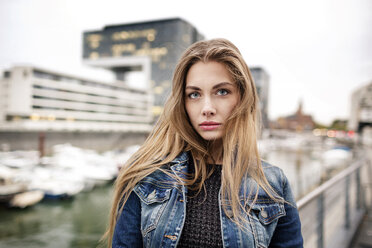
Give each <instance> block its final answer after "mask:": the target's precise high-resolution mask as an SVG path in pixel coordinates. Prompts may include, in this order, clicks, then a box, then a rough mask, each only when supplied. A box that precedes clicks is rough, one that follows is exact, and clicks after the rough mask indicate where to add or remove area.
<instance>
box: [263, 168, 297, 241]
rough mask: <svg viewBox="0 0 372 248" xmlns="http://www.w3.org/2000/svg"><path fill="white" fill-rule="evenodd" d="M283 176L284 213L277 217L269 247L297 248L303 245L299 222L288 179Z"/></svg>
mask: <svg viewBox="0 0 372 248" xmlns="http://www.w3.org/2000/svg"><path fill="white" fill-rule="evenodd" d="M282 176H283V197H284V199H285V200H286V201H287V202H288V203H289V204H288V203H284V207H285V212H286V215H285V216H283V217H281V218H279V220H278V224H277V226H276V229H275V231H274V234H273V237H272V239H271V242H270V245H269V247H285V248H298V247H303V239H302V234H301V222H300V217H299V214H298V210H297V207H296V203H295V200H294V197H293V194H292V190H291V187H290V185H289V183H288V179H287V178H286V176H285V175H284V174H283V173H282Z"/></svg>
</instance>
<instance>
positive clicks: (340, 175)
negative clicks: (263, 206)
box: [297, 158, 367, 209]
mask: <svg viewBox="0 0 372 248" xmlns="http://www.w3.org/2000/svg"><path fill="white" fill-rule="evenodd" d="M366 160H367V159H366V158H363V159H360V160H358V161H356V162H355V163H353V164H352V165H351V166H350V167H348V168H346V169H345V170H343V171H341V172H340V173H338V174H337V175H335V176H334V177H332V178H331V179H329V180H328V181H326V182H325V183H323V184H322V185H320V186H319V187H317V188H316V189H314V190H313V191H311V192H310V193H309V194H307V195H305V196H304V197H302V198H301V199H300V200H298V201H297V208H298V209H301V208H303V207H304V206H306V205H307V204H308V203H310V202H311V201H312V200H314V199H315V198H317V197H319V195H321V194H322V193H323V192H324V191H326V190H327V189H328V188H330V187H331V186H332V185H334V184H335V183H337V182H338V181H340V180H342V179H343V178H345V177H346V176H348V175H350V174H351V173H353V172H354V171H355V170H357V169H358V168H359V167H361V166H363V165H364V163H365V162H366Z"/></svg>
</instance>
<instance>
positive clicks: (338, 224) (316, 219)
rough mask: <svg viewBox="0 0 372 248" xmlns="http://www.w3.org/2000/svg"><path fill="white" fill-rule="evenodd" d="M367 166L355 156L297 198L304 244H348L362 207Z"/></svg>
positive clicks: (366, 163)
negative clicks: (351, 161) (333, 174)
mask: <svg viewBox="0 0 372 248" xmlns="http://www.w3.org/2000/svg"><path fill="white" fill-rule="evenodd" d="M368 165H369V161H368V160H367V159H366V158H362V159H359V160H358V161H356V162H354V163H353V164H351V165H350V166H349V167H347V168H346V169H344V170H343V171H341V172H340V173H338V174H337V175H335V176H334V177H333V178H331V179H330V180H328V181H326V182H325V183H323V184H322V185H320V186H319V187H317V188H316V189H314V190H313V191H312V192H310V193H309V194H307V195H306V196H305V197H303V198H301V199H300V200H299V201H297V205H298V209H299V213H300V218H301V223H302V235H303V237H304V247H309V248H315V247H317V248H324V247H335V248H336V247H337V248H342V247H348V246H349V244H350V242H351V240H352V238H353V236H354V233H355V231H356V229H357V227H358V225H359V223H360V221H361V219H362V217H363V214H364V213H365V209H366V208H365V203H366V198H365V194H364V190H363V188H362V181H366V180H370V179H368V178H366V177H368V175H369V172H370V171H368ZM361 175H362V177H361ZM363 183H364V182H363Z"/></svg>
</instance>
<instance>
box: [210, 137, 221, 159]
mask: <svg viewBox="0 0 372 248" xmlns="http://www.w3.org/2000/svg"><path fill="white" fill-rule="evenodd" d="M208 150H209V154H210V155H211V157H209V158H208V159H207V163H208V164H222V160H223V143H222V140H215V141H213V142H211V143H210V144H209V147H208Z"/></svg>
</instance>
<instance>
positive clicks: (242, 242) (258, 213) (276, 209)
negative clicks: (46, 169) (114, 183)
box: [112, 152, 303, 248]
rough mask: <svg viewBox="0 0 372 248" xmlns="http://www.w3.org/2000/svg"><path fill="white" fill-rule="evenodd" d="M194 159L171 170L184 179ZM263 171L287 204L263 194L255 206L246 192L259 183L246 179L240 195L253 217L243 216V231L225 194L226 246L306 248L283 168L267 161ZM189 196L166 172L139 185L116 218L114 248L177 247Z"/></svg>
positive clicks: (185, 159)
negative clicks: (231, 211)
mask: <svg viewBox="0 0 372 248" xmlns="http://www.w3.org/2000/svg"><path fill="white" fill-rule="evenodd" d="M189 159H190V156H189V154H188V153H186V152H184V153H181V154H180V155H179V156H178V157H177V158H176V159H175V160H174V161H172V162H171V164H170V165H169V169H170V170H171V171H172V172H173V173H174V174H176V175H177V176H180V177H182V176H184V173H185V172H187V169H188V165H189ZM262 166H263V169H264V173H265V176H266V178H267V180H268V182H269V183H270V185H271V186H272V188H273V189H274V190H275V191H276V193H277V196H278V197H279V198H282V199H284V200H285V202H284V203H282V202H277V201H273V200H272V199H271V198H270V197H269V196H268V195H267V194H266V193H265V192H264V191H263V190H262V189H259V193H258V198H257V200H256V202H255V203H254V204H252V199H249V198H247V197H248V193H245V192H249V191H251V190H250V189H253V191H251V192H256V191H255V190H256V187H257V184H256V183H255V181H254V180H253V179H252V178H250V177H246V178H243V182H242V190H241V193H240V195H241V198H242V199H245V200H243V202H245V204H246V207H247V209H248V208H249V207H250V208H251V212H250V214H247V213H244V217H245V218H246V220H247V222H244V223H243V225H244V228H239V226H238V225H237V224H236V223H234V222H233V221H232V220H231V219H230V218H229V217H228V216H227V215H226V213H225V211H224V210H223V209H222V207H221V194H220V195H219V196H220V197H219V206H220V220H221V232H222V237H221V238H222V241H223V247H259V248H263V247H286V248H290V247H303V240H302V235H301V223H300V219H299V215H298V211H297V208H296V203H295V201H294V198H293V195H292V192H291V189H290V186H289V183H288V180H287V178H286V177H285V175H284V174H283V172H282V170H281V169H279V168H278V167H275V166H272V165H270V164H268V163H265V162H262ZM243 185H244V186H243ZM245 187H250V188H249V189H248V190H244V189H245ZM186 196H187V187H185V186H184V185H179V184H178V183H176V182H175V180H174V179H172V178H170V177H169V176H168V175H166V174H165V173H163V172H161V171H157V172H154V173H153V174H151V175H149V176H147V177H145V178H144V179H143V180H142V181H141V182H139V183H138V184H137V185H136V186H135V188H134V190H133V192H132V193H131V194H130V196H129V199H128V201H127V202H126V204H125V206H124V208H123V211H122V213H121V214H120V215H119V216H118V218H117V224H116V227H115V231H114V236H113V243H112V247H114V248H119V247H155V248H157V247H176V246H177V243H178V241H179V239H180V236H181V232H182V227H183V224H184V221H185V213H186V200H185V199H186ZM247 199H248V201H247ZM228 210H229V209H228V208H227V211H226V212H227V213H229V211H228Z"/></svg>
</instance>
